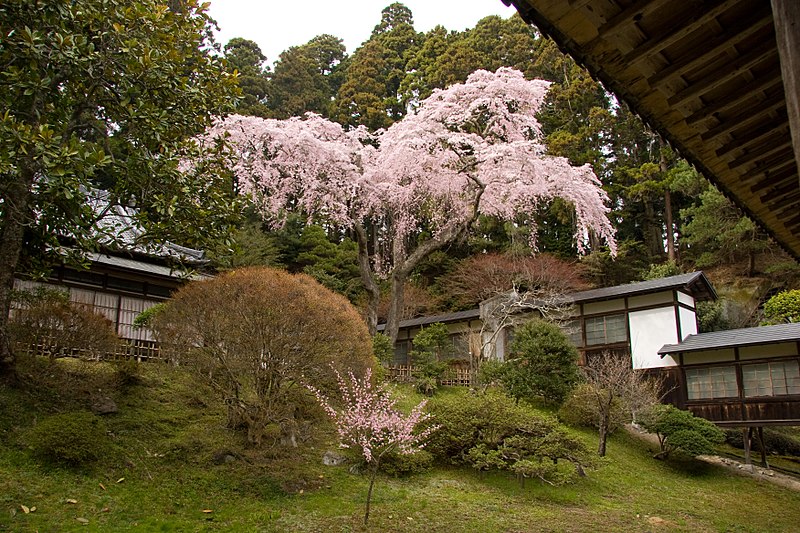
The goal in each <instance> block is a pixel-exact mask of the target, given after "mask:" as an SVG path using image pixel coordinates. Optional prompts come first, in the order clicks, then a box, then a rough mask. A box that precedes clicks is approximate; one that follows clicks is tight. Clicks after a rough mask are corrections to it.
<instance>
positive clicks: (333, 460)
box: [322, 451, 347, 466]
mask: <svg viewBox="0 0 800 533" xmlns="http://www.w3.org/2000/svg"><path fill="white" fill-rule="evenodd" d="M346 462H347V457H345V456H344V455H342V454H340V453H337V452H333V451H327V452H325V455H323V456H322V464H324V465H325V466H339V465H340V464H342V463H346Z"/></svg>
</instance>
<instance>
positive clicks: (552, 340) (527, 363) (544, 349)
mask: <svg viewBox="0 0 800 533" xmlns="http://www.w3.org/2000/svg"><path fill="white" fill-rule="evenodd" d="M578 380H579V374H578V350H577V349H576V348H575V346H574V345H573V344H572V343H571V342H570V340H569V339H568V338H567V336H566V335H565V334H564V332H563V331H561V328H559V327H558V326H557V325H555V324H552V323H550V322H546V321H544V320H539V319H536V320H532V321H530V322H528V323H526V324H524V325H523V326H522V327H521V328H519V329H517V330H515V331H514V341H513V342H512V343H511V348H510V351H509V354H508V357H507V360H506V364H505V367H504V369H503V373H502V378H501V381H502V383H503V386H504V387H505V388H506V389H507V390H508V393H509V394H510V395H511V396H512V397H513V398H516V399H517V400H521V399H525V400H533V399H535V398H544V400H546V401H548V402H554V403H561V402H562V401H563V400H564V398H566V397H567V394H569V392H570V391H571V390H572V388H573V387H574V386H575V384H576V383H578Z"/></svg>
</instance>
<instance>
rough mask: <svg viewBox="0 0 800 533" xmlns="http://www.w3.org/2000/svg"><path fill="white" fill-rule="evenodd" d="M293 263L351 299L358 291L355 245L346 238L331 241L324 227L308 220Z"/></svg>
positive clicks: (358, 275)
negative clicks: (308, 223)
mask: <svg viewBox="0 0 800 533" xmlns="http://www.w3.org/2000/svg"><path fill="white" fill-rule="evenodd" d="M299 245H300V253H299V254H297V258H296V261H297V264H298V266H300V267H301V268H302V270H303V272H305V273H306V274H308V275H309V276H311V277H312V278H314V279H316V280H317V281H318V282H320V283H321V284H322V285H324V286H325V287H327V288H329V289H330V290H332V291H334V292H338V293H339V294H343V295H344V296H346V297H347V298H348V299H349V300H350V301H351V302H355V301H356V300H357V299H358V297H359V296H360V295H361V293H362V282H361V273H360V271H359V269H358V245H356V243H355V242H353V241H352V240H350V239H348V238H343V239H341V240H340V242H338V243H335V242H332V241H331V240H330V239H329V238H328V235H327V234H326V233H325V229H324V228H323V227H322V226H318V225H316V224H310V225H308V226H306V227H305V228H304V229H303V232H302V233H301V234H300V242H299Z"/></svg>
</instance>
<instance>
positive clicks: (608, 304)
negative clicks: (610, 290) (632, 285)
mask: <svg viewBox="0 0 800 533" xmlns="http://www.w3.org/2000/svg"><path fill="white" fill-rule="evenodd" d="M623 309H625V300H624V299H623V298H619V299H617V300H607V301H603V302H590V303H588V304H583V314H584V315H593V314H595V313H608V312H610V311H622V310H623Z"/></svg>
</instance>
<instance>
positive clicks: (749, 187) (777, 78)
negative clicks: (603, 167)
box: [504, 0, 800, 259]
mask: <svg viewBox="0 0 800 533" xmlns="http://www.w3.org/2000/svg"><path fill="white" fill-rule="evenodd" d="M791 1H792V0H773V3H776V2H777V3H780V2H788V5H789V6H790V8H789V9H792V10H795V9H796V8H794V7H793V4H791ZM504 2H506V3H510V4H513V5H514V6H515V7H516V8H517V10H518V11H519V12H520V14H521V16H522V18H523V19H524V20H525V21H527V22H528V23H530V24H534V25H535V26H536V27H537V28H538V29H539V30H540V31H541V32H542V33H544V34H546V35H548V36H550V37H551V38H553V40H554V41H555V42H556V43H557V44H558V46H559V47H560V48H561V49H562V50H563V51H564V52H566V53H568V54H570V55H571V56H572V57H573V58H574V59H575V60H576V61H577V62H578V63H580V64H581V65H583V66H584V67H585V68H586V69H587V70H589V72H590V73H591V74H592V75H593V76H594V77H595V78H596V79H598V80H599V81H601V82H602V83H603V84H604V85H605V87H606V88H607V89H608V90H609V91H611V92H613V93H614V94H615V95H616V96H617V97H618V98H620V99H621V100H623V101H625V102H626V103H627V104H628V106H629V107H630V108H631V109H632V110H634V111H635V112H636V113H637V114H639V115H640V116H641V117H642V119H643V120H644V121H645V122H646V123H648V125H649V126H650V127H651V128H653V129H654V130H655V131H657V132H658V133H659V134H660V135H662V136H663V137H664V138H665V139H666V140H667V141H668V142H669V143H670V144H671V145H672V146H673V147H674V148H676V149H677V150H678V151H679V152H680V154H681V155H682V156H683V157H685V158H686V159H687V160H689V161H690V162H691V163H692V164H693V165H694V166H695V167H696V168H697V169H698V170H699V171H700V172H702V173H703V174H704V175H705V176H706V178H708V179H709V180H710V181H711V182H712V183H714V184H715V185H716V186H717V187H718V188H719V189H720V190H721V191H722V192H723V193H724V194H725V195H726V196H727V197H728V198H729V199H731V200H732V201H733V202H734V203H736V204H737V205H738V206H739V207H740V208H741V209H742V210H743V211H744V212H745V213H747V214H748V215H749V216H750V217H751V218H752V219H753V220H755V221H756V222H758V223H759V224H760V225H761V226H762V227H763V228H764V229H765V230H766V231H767V233H769V234H770V235H771V236H772V237H773V238H774V239H775V240H776V241H777V242H778V243H779V244H780V245H781V246H782V247H783V248H785V249H786V250H787V251H788V252H789V253H790V254H792V255H793V256H794V257H795V258H797V259H800V179H799V178H798V164H797V161H798V157H800V155H798V154H797V146H798V144H797V140H795V144H794V149H793V143H792V136H791V133H792V128H794V134H795V139H798V138H800V124H798V121H797V118H796V117H797V114H796V113H797V112H796V107H792V106H794V105H796V102H797V100H798V97H797V95H796V94H794V93H796V92H797V91H792V92H790V93H789V94H792V95H793V96H792V98H790V101H789V102H787V98H786V93H785V91H784V82H785V80H784V76H783V75H782V72H785V68H786V64H785V63H786V55H787V52H785V51H784V50H785V47H784V48H782V54H783V57H780V56H779V49H778V48H779V47H778V44H777V41H776V30H775V19H774V17H773V12H772V7H771V5H770V2H769V1H767V0H705V1H701V0H638V1H637V0H568V1H567V0H504ZM797 11H800V10H797ZM796 52H797V50H794V53H795V55H796ZM781 60H783V61H784V70H783V71H782V68H781V66H782V65H781ZM795 60H796V61H800V58H797V57H795ZM787 105H788V107H787Z"/></svg>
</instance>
